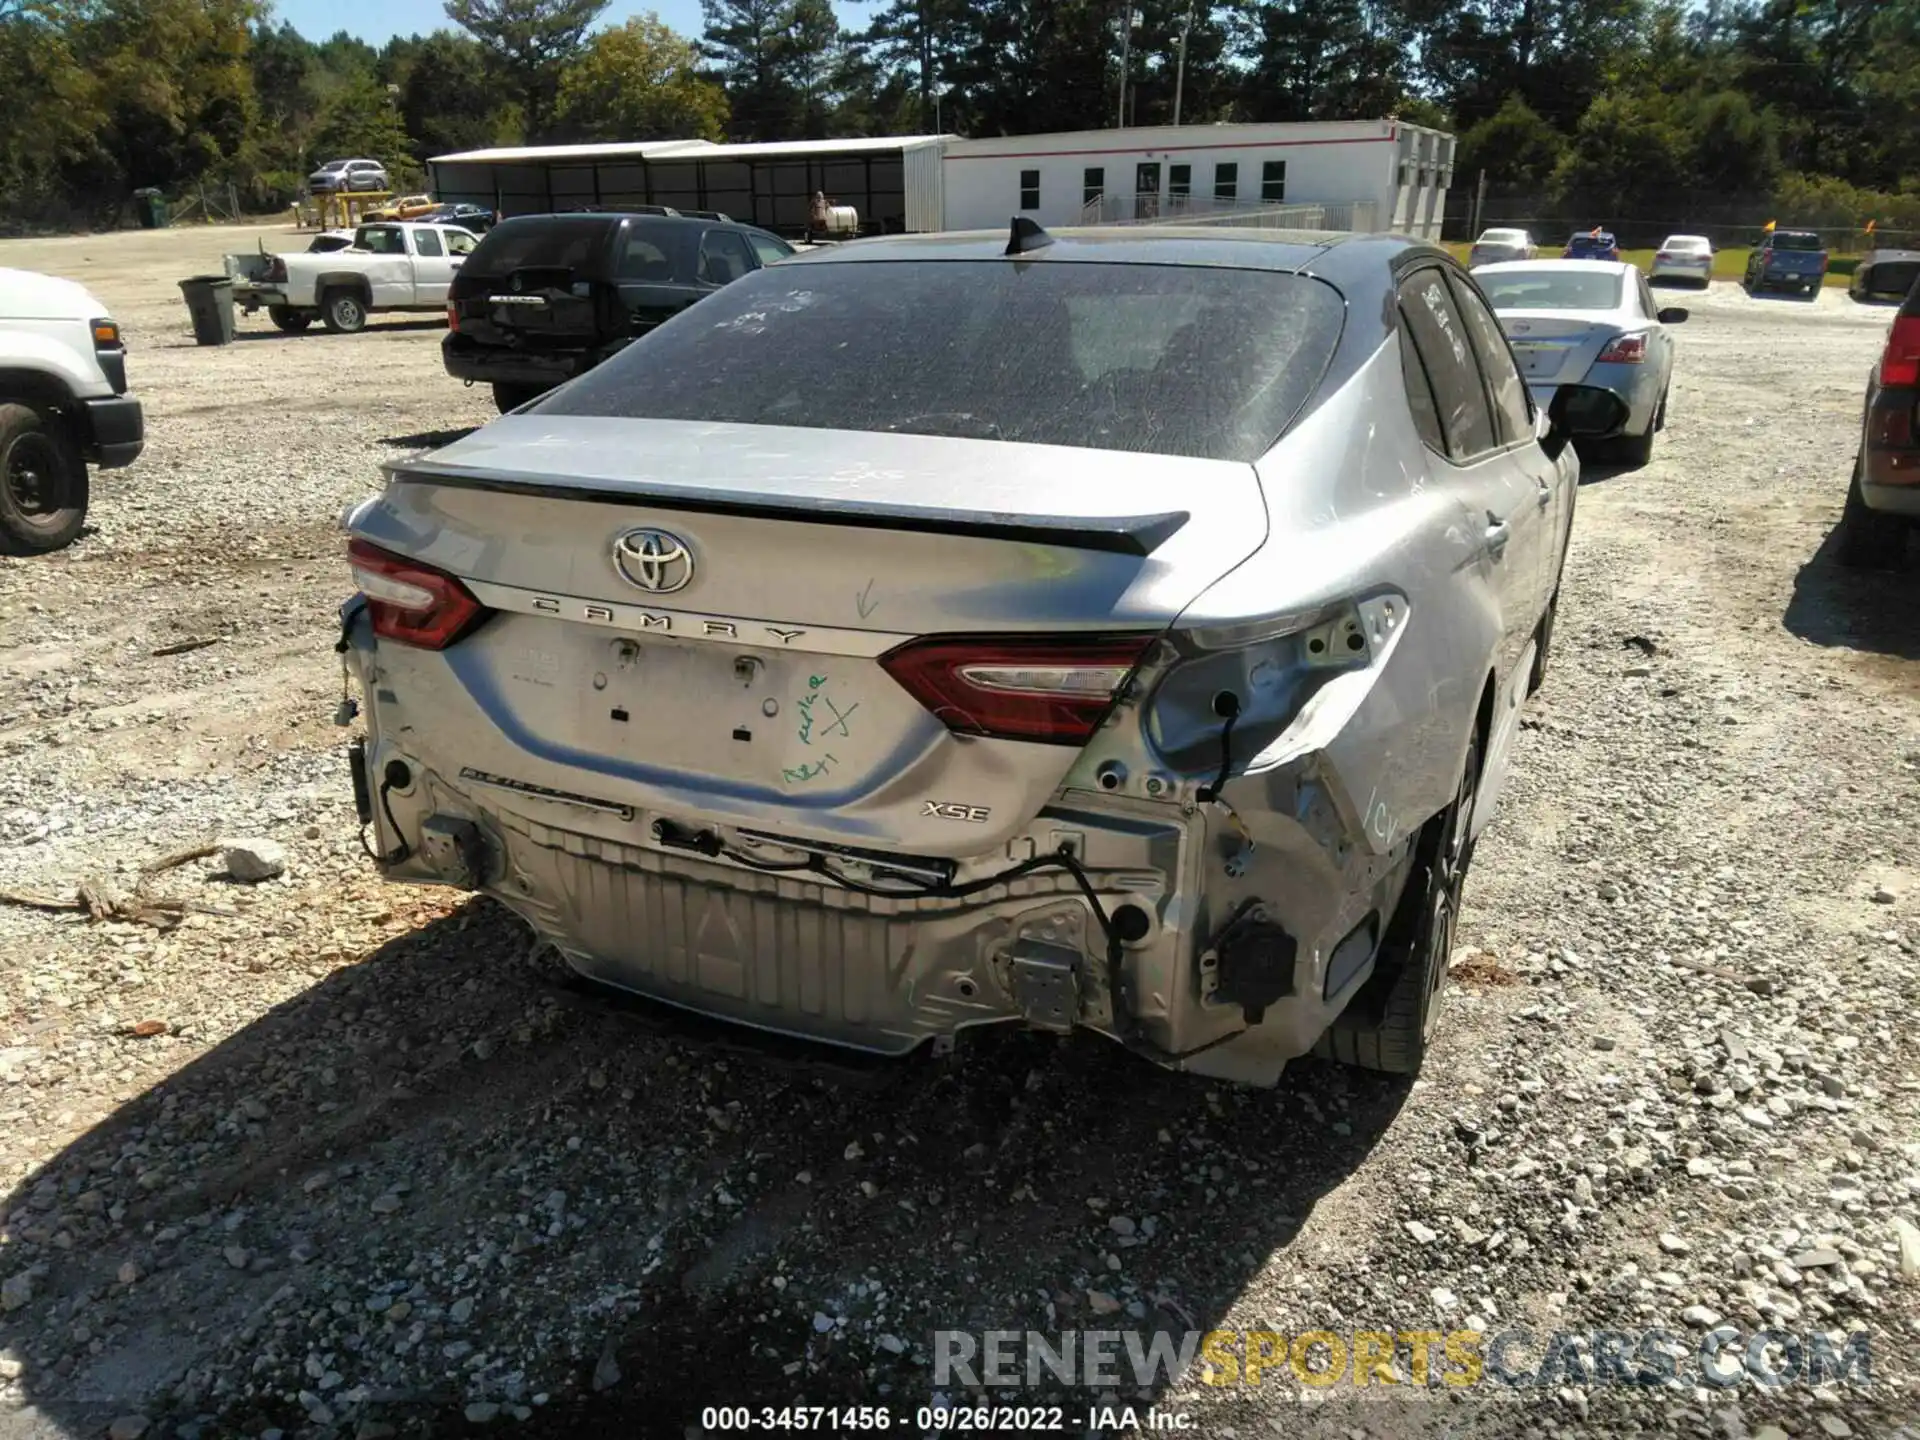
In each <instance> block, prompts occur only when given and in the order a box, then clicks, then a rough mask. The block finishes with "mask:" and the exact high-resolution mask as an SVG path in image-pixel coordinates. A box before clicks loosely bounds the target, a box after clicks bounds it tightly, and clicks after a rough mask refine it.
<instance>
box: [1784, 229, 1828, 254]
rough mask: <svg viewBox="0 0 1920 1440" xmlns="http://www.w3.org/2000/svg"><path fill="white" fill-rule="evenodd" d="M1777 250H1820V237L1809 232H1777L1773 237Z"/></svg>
mask: <svg viewBox="0 0 1920 1440" xmlns="http://www.w3.org/2000/svg"><path fill="white" fill-rule="evenodd" d="M1773 248H1774V249H1776V250H1818V249H1819V248H1820V237H1819V236H1818V235H1815V234H1813V233H1812V232H1811V231H1808V230H1777V231H1775V232H1774V236H1773Z"/></svg>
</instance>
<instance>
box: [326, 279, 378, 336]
mask: <svg viewBox="0 0 1920 1440" xmlns="http://www.w3.org/2000/svg"><path fill="white" fill-rule="evenodd" d="M320 318H321V319H322V320H323V321H324V322H325V323H326V327H327V329H329V330H331V331H333V333H334V334H336V335H353V334H356V333H358V332H359V331H361V330H364V329H366V328H367V304H366V301H364V300H362V299H361V298H360V297H359V295H357V294H356V293H354V292H353V291H351V290H329V291H328V292H327V293H326V295H325V296H324V297H322V299H321V301H320Z"/></svg>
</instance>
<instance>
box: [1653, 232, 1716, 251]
mask: <svg viewBox="0 0 1920 1440" xmlns="http://www.w3.org/2000/svg"><path fill="white" fill-rule="evenodd" d="M1660 248H1661V249H1662V250H1711V249H1712V248H1713V246H1711V245H1709V244H1708V243H1707V242H1706V241H1705V240H1703V239H1701V238H1700V237H1699V236H1698V235H1669V236H1668V237H1667V243H1666V244H1664V245H1662V246H1661V247H1660Z"/></svg>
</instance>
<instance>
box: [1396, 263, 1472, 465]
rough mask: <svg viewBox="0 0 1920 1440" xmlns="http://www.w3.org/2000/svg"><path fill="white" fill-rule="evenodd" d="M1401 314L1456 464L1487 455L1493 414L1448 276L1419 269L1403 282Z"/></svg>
mask: <svg viewBox="0 0 1920 1440" xmlns="http://www.w3.org/2000/svg"><path fill="white" fill-rule="evenodd" d="M1400 313H1401V314H1402V315H1403V316H1404V317H1405V318H1406V322H1407V326H1408V328H1409V330H1410V331H1411V332H1412V335H1413V343H1414V346H1415V348H1416V349H1418V350H1419V352H1420V359H1421V362H1422V364H1423V365H1424V367H1425V369H1426V372H1427V378H1428V380H1429V381H1431V382H1432V385H1433V400H1434V404H1435V406H1436V407H1437V408H1438V409H1439V412H1440V429H1441V433H1442V434H1444V435H1445V436H1446V440H1447V454H1448V455H1449V456H1451V457H1452V458H1453V460H1454V462H1455V463H1456V464H1466V463H1467V462H1469V461H1471V460H1474V459H1476V458H1478V457H1479V456H1481V455H1484V454H1486V453H1487V452H1488V451H1489V450H1492V449H1493V448H1494V446H1495V440H1494V430H1493V416H1492V414H1491V413H1490V412H1489V410H1488V408H1487V395H1486V391H1485V389H1483V388H1482V386H1481V383H1480V367H1479V366H1478V365H1477V364H1476V363H1475V362H1474V358H1473V346H1472V343H1471V342H1470V341H1469V340H1468V338H1467V328H1466V324H1465V322H1464V321H1462V320H1461V318H1460V314H1459V311H1458V310H1457V309H1456V308H1455V307H1454V302H1453V296H1452V295H1451V294H1449V293H1448V290H1447V281H1446V277H1445V276H1444V275H1442V274H1441V273H1440V271H1439V270H1437V269H1436V270H1420V271H1417V272H1415V273H1414V274H1413V275H1411V276H1409V277H1408V278H1407V279H1406V280H1404V281H1402V282H1401V285H1400Z"/></svg>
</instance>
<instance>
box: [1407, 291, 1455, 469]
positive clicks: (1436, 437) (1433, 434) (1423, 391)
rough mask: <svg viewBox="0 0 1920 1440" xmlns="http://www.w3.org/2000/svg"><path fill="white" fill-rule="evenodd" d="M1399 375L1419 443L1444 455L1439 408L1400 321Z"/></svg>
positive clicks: (1414, 348) (1437, 453) (1444, 439)
mask: <svg viewBox="0 0 1920 1440" xmlns="http://www.w3.org/2000/svg"><path fill="white" fill-rule="evenodd" d="M1400 378H1401V380H1402V382H1404V383H1405V385H1406V387H1407V408H1408V409H1409V410H1411V411H1412V412H1413V428H1414V429H1415V430H1417V431H1418V432H1419V434H1420V443H1421V444H1423V445H1425V446H1426V447H1427V448H1428V449H1429V450H1431V451H1433V453H1434V454H1436V455H1445V454H1446V453H1447V437H1446V434H1445V432H1444V431H1442V430H1441V428H1440V410H1439V407H1438V406H1436V405H1435V404H1434V403H1433V385H1432V384H1431V383H1430V382H1429V381H1428V379H1427V371H1426V367H1425V366H1424V365H1423V364H1421V362H1420V351H1419V350H1418V348H1416V347H1415V345H1414V343H1413V336H1412V334H1411V333H1410V332H1409V331H1408V328H1407V326H1406V324H1405V323H1404V322H1403V323H1402V324H1401V326H1400Z"/></svg>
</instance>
